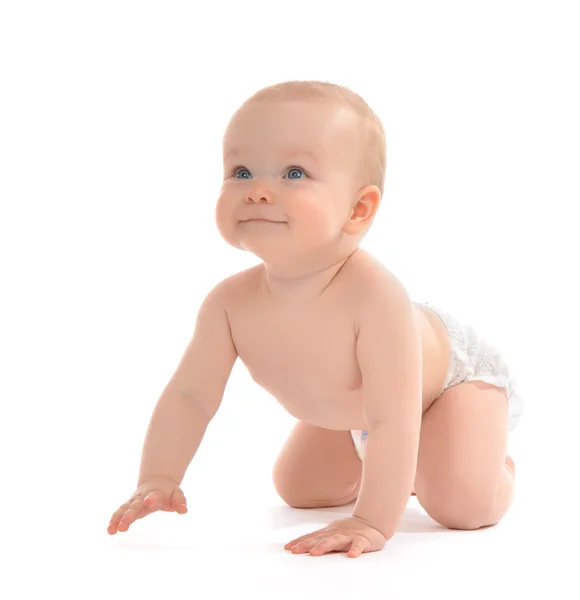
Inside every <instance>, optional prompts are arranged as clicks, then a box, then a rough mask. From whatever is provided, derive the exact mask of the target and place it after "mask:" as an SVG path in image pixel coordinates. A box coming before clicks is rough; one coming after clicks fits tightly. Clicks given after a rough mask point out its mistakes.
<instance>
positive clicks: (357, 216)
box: [343, 185, 381, 234]
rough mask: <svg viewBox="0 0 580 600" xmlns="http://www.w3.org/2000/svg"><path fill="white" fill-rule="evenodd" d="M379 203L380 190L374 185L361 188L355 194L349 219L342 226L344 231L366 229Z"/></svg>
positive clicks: (354, 231)
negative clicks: (355, 197)
mask: <svg viewBox="0 0 580 600" xmlns="http://www.w3.org/2000/svg"><path fill="white" fill-rule="evenodd" d="M380 203H381V191H380V190H379V188H378V187H377V186H376V185H367V186H366V187H364V188H362V190H360V192H359V193H358V194H357V199H356V202H355V205H354V207H353V209H352V213H351V215H350V217H349V220H348V222H347V223H346V224H345V226H344V228H343V229H344V232H345V233H350V234H357V233H360V232H361V231H363V230H365V229H367V228H368V227H369V226H370V224H371V222H372V220H373V219H374V218H375V215H376V213H377V210H378V208H379V204H380Z"/></svg>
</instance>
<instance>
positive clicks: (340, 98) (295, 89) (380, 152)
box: [242, 81, 387, 195]
mask: <svg viewBox="0 0 580 600" xmlns="http://www.w3.org/2000/svg"><path fill="white" fill-rule="evenodd" d="M261 100H274V101H275V100H330V101H331V102H337V103H339V104H342V105H343V106H346V107H348V108H350V109H351V110H352V111H353V112H354V113H355V114H356V115H357V116H358V117H359V125H360V135H361V136H362V140H363V147H366V152H365V153H364V156H363V157H362V159H361V160H362V163H363V164H361V176H362V177H363V178H364V180H365V185H376V186H377V187H378V188H379V190H380V191H381V195H382V194H383V192H384V186H385V172H386V167H387V165H386V162H387V147H386V140H385V131H384V128H383V124H382V123H381V120H380V119H379V117H378V116H377V115H376V114H375V113H374V111H373V110H372V109H371V107H370V106H369V105H368V104H367V103H366V102H365V100H364V99H363V98H362V97H361V96H359V95H358V94H357V93H356V92H353V91H352V90H350V89H348V88H346V87H344V86H342V85H338V84H336V83H330V82H327V81H285V82H282V83H277V84H274V85H271V86H268V87H265V88H263V89H261V90H259V91H258V92H256V93H255V94H254V95H253V96H251V97H250V98H248V100H246V101H245V102H244V104H243V105H242V107H243V106H245V105H247V104H249V103H253V102H259V101H261Z"/></svg>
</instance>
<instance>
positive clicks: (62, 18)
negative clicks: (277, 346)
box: [0, 0, 580, 598]
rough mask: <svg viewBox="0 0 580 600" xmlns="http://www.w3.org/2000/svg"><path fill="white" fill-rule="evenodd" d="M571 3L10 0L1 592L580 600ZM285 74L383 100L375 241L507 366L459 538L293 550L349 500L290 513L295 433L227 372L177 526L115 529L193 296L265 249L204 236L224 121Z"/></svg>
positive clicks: (4, 143)
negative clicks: (373, 549) (479, 488)
mask: <svg viewBox="0 0 580 600" xmlns="http://www.w3.org/2000/svg"><path fill="white" fill-rule="evenodd" d="M576 9H577V6H576V3H574V2H558V1H552V2H514V1H502V2H497V1H494V2H489V1H488V2H485V3H480V2H478V3H474V2H449V1H447V2H405V3H403V2H384V3H378V2H376V3H375V2H372V1H368V0H359V1H358V2H356V3H330V2H329V3H323V2H315V1H311V2H303V1H300V0H295V1H293V2H291V3H285V4H282V3H280V4H279V3H275V2H257V1H254V0H248V1H246V2H243V3H234V2H231V3H227V2H212V3H206V4H202V3H197V4H194V3H193V2H145V1H142V2H122V1H115V2H105V1H101V2H88V1H85V2H78V1H77V2H56V1H55V2H25V1H12V2H10V1H4V2H2V3H1V4H0V104H1V106H0V202H1V208H0V252H1V253H0V268H1V284H2V291H1V294H0V308H1V311H0V334H1V335H0V399H1V409H2V418H1V421H0V427H1V431H0V434H1V436H0V444H1V446H2V447H1V448H0V450H1V454H0V457H1V458H0V460H1V464H2V474H1V476H0V486H1V490H0V492H1V493H0V502H1V506H2V513H1V514H2V516H1V519H2V534H1V539H2V542H3V546H4V550H5V551H7V552H6V554H4V559H3V565H2V570H3V571H5V575H3V577H2V583H1V584H0V585H2V586H5V588H6V589H5V592H0V593H1V594H2V596H3V597H6V598H20V597H25V596H26V597H33V595H39V594H45V593H48V592H50V591H55V592H56V593H58V594H59V595H60V596H61V597H63V598H73V597H74V598H78V597H85V598H93V597H94V598H97V597H98V598H101V597H103V595H104V594H107V596H110V597H111V598H127V597H130V598H133V597H143V598H149V597H151V598H153V597H160V595H161V594H163V596H164V597H166V596H170V597H171V596H173V597H175V596H177V595H179V596H180V597H181V596H182V595H183V596H184V597H192V598H201V597H205V598H221V597H232V598H234V597H238V596H239V595H242V594H245V593H246V592H248V593H251V594H252V595H253V596H254V597H259V598H262V597H263V598H278V597H280V598H286V597H297V596H300V597H304V598H311V597H315V596H317V597H319V596H323V597H335V598H343V597H344V598H346V597H349V598H352V597H355V596H356V597H359V596H360V597H362V596H363V595H366V594H375V595H376V594H378V597H385V598H387V597H388V598H399V597H400V598H414V597H422V596H426V595H427V594H428V595H429V596H430V597H433V596H434V597H439V595H444V596H446V597H448V598H450V597H453V598H459V597H464V596H469V597H476V598H479V597H482V598H483V597H489V596H490V594H493V596H494V597H497V598H508V597H512V596H514V595H515V594H522V595H523V596H526V595H527V593H528V592H529V591H530V590H534V591H537V592H541V593H542V594H544V593H549V592H552V593H554V594H555V595H556V596H558V597H560V598H573V597H578V596H577V595H576V594H577V593H578V582H577V577H576V576H575V573H574V571H572V556H573V554H574V553H575V552H576V550H568V545H569V544H570V545H571V546H572V547H575V546H577V543H576V542H577V539H578V528H577V507H576V504H575V502H573V501H574V500H575V499H577V497H578V496H577V493H578V481H577V476H578V469H577V458H578V455H579V453H578V433H577V427H578V417H579V408H578V407H579V404H580V394H579V392H578V383H577V377H576V373H577V365H578V361H579V358H580V352H579V351H578V336H579V334H580V326H579V318H578V301H579V292H578V288H579V285H578V284H579V282H578V267H577V262H578V256H579V255H580V253H579V245H578V242H577V238H576V235H577V228H578V202H579V200H580V185H579V183H578V175H579V163H580V161H579V159H580V151H579V147H580V146H579V135H580V126H579V125H580V123H579V116H578V114H579V111H578V106H580V97H579V92H578V73H579V67H578V56H579V55H580V54H579V53H580V43H579V42H578V35H577V34H578V30H579V26H580V23H579V19H578V17H577V16H576V14H575V10H576ZM288 79H322V80H329V81H333V82H336V83H340V84H342V85H346V86H348V87H350V88H352V89H354V90H355V91H357V92H358V93H359V94H361V95H362V96H363V97H364V98H365V99H366V100H367V101H368V102H369V104H370V105H371V106H372V107H373V108H374V110H375V111H376V112H377V113H378V114H379V116H380V117H381V119H382V120H383V123H384V126H385V129H386V133H387V145H388V160H387V179H386V189H385V196H384V200H383V203H382V206H381V209H380V212H379V215H378V217H377V219H376V221H375V223H374V225H373V227H372V229H371V231H370V233H369V235H368V237H367V238H366V239H365V240H364V242H363V247H364V248H365V249H366V250H368V251H370V252H372V253H373V254H374V255H376V256H377V257H378V258H379V259H380V260H381V261H383V262H384V264H385V265H387V266H388V267H389V268H390V269H392V270H393V271H394V272H395V273H396V274H397V275H398V276H399V277H400V278H401V279H402V281H403V282H404V283H405V285H406V286H407V288H408V290H409V292H410V294H411V296H412V297H413V299H415V300H427V301H430V302H432V303H434V304H438V305H440V306H442V307H443V308H444V309H446V310H447V311H449V312H451V313H453V314H456V315H457V316H458V317H460V318H461V319H463V320H465V321H467V322H470V323H472V324H473V325H475V326H476V327H477V328H478V329H479V330H480V331H481V333H482V334H483V335H484V337H486V338H488V339H489V340H490V341H491V342H493V343H494V344H495V345H496V346H498V347H499V348H500V349H501V350H502V352H503V353H504V355H505V357H506V358H507V359H508V362H509V364H510V367H511V369H512V371H513V372H514V373H515V374H516V376H517V377H518V380H519V384H520V393H521V395H522V396H524V398H525V399H526V401H527V408H526V413H525V414H524V417H523V418H522V420H521V422H520V425H519V427H518V429H516V430H515V432H513V434H511V437H510V452H511V454H512V455H513V456H514V458H515V461H516V468H517V492H516V494H517V496H516V501H515V503H514V505H513V507H512V509H511V511H510V512H509V513H508V516H506V518H505V519H504V521H502V522H501V523H500V525H499V526H497V527H495V528H492V529H489V530H482V531H478V532H449V531H445V530H442V529H440V528H437V526H435V524H434V523H433V522H432V521H430V519H429V518H428V517H427V516H426V515H425V513H424V512H423V511H422V509H420V507H419V506H418V505H417V504H416V503H415V504H414V503H413V501H414V499H412V500H411V501H410V503H409V508H408V509H407V513H406V514H405V517H404V519H403V522H402V524H401V531H400V533H398V534H397V535H396V536H395V537H394V538H393V539H392V540H391V541H390V542H389V544H388V545H387V547H386V548H385V550H384V551H382V552H380V553H374V554H367V555H363V557H361V558H359V559H357V560H354V561H353V560H346V559H345V558H344V554H342V555H340V554H335V555H330V556H325V557H322V558H313V557H309V556H307V555H306V556H294V555H291V554H289V553H288V552H284V551H283V549H282V546H283V544H284V543H286V542H288V541H289V540H290V539H292V538H294V537H296V536H297V535H301V534H302V533H307V532H309V531H311V530H313V529H316V528H318V527H321V526H324V525H325V524H326V523H328V522H329V521H330V520H332V519H333V518H337V516H343V515H344V516H346V515H347V514H348V513H349V507H346V508H345V507H343V508H340V509H337V510H332V511H324V510H322V511H294V510H292V509H290V508H288V507H285V506H284V505H283V503H282V501H281V500H280V499H279V498H278V497H277V496H276V493H275V491H274V489H273V486H272V483H271V478H270V470H271V466H272V464H273V462H274V460H275V458H276V455H277V452H278V450H279V449H280V447H281V445H282V444H283V442H284V439H285V436H286V434H287V433H288V431H289V430H290V428H291V427H292V425H293V423H294V419H293V418H291V417H290V416H288V415H287V414H286V413H285V412H284V411H283V410H282V408H281V407H280V406H278V405H277V404H276V402H275V400H274V399H273V398H271V397H270V396H269V395H268V394H267V393H266V392H264V391H263V390H261V389H260V388H258V387H257V385H256V384H254V383H253V381H252V380H251V379H250V377H249V375H248V373H247V372H246V370H245V369H244V367H243V365H241V364H240V363H237V364H236V366H235V368H234V371H233V373H232V377H231V380H230V382H229V384H228V387H227V389H226V394H225V397H224V401H223V404H222V407H221V409H220V411H219V412H218V414H217V416H216V417H215V419H214V421H213V422H212V423H211V425H210V428H209V429H208V432H207V434H206V436H205V438H204V440H203V442H202V445H201V447H200V449H199V452H198V454H197V456H196V457H195V458H194V461H193V462H192V464H191V466H190V468H189V470H188V472H187V474H186V476H185V479H184V481H183V489H184V491H185V493H186V496H187V498H188V504H189V513H188V514H187V516H180V515H175V514H168V513H157V514H155V515H153V516H151V517H148V518H147V519H144V520H142V521H139V522H137V523H136V524H135V525H134V526H133V527H132V528H131V529H130V530H129V532H128V533H123V534H118V535H117V536H115V537H111V536H108V535H107V533H106V526H107V524H108V521H109V518H110V516H111V514H112V512H113V511H114V510H115V509H116V508H117V507H118V505H119V504H121V503H122V502H124V501H125V500H126V499H127V498H128V497H129V495H130V494H131V493H132V491H133V489H134V486H135V483H136V479H137V473H138V465H139V460H140V452H141V447H142V443H143V438H144V434H145V430H146V428H147V424H148V422H149V418H150V416H151V412H152V410H153V407H154V406H155V403H156V401H157V399H158V396H159V394H160V393H161V391H162V390H163V387H164V386H165V384H166V382H167V381H168V379H169V377H170V376H171V374H172V373H173V371H174V369H175V367H176V365H177V363H178V361H179V359H180V357H181V355H182V352H183V350H184V349H185V346H186V345H187V343H188V341H189V339H190V337H191V334H192V332H193V325H194V322H195V316H196V312H197V309H198V307H199V305H200V303H201V301H202V300H203V298H204V297H205V294H206V293H207V292H208V291H209V289H211V287H213V285H215V283H217V282H218V281H219V280H221V279H223V278H224V277H226V276H228V275H230V274H232V273H234V272H236V271H239V270H241V269H244V268H247V267H249V266H251V265H254V264H256V263H257V260H258V259H256V257H254V256H252V255H250V254H247V253H243V252H241V251H237V250H234V249H233V248H231V247H230V246H228V245H227V244H226V243H225V242H224V241H223V240H222V239H221V237H220V236H219V233H218V231H217V228H216V226H215V221H214V207H215V201H216V198H217V194H218V191H219V187H220V185H221V176H222V173H221V155H220V150H221V137H222V134H223V130H224V127H225V125H226V124H227V121H228V120H229V118H230V116H231V114H232V113H233V112H234V111H235V109H236V108H237V107H238V106H239V104H240V103H241V102H243V100H245V99H246V98H247V97H248V96H249V95H251V94H253V93H254V92H255V91H257V90H258V89H260V88H261V87H263V86H266V85H270V84H272V83H277V82H279V81H283V80H288ZM335 513H336V514H335Z"/></svg>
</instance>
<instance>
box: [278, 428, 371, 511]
mask: <svg viewBox="0 0 580 600" xmlns="http://www.w3.org/2000/svg"><path fill="white" fill-rule="evenodd" d="M361 477H362V462H361V460H360V458H359V457H358V455H357V453H356V449H355V447H354V444H353V441H352V438H351V435H350V431H334V430H331V429H321V428H320V427H315V426H314V425H310V424H309V423H305V422H303V421H298V423H297V424H296V425H295V426H294V429H292V431H291V433H290V436H289V437H288V439H287V440H286V443H285V444H284V446H283V448H282V450H281V452H280V455H279V456H278V459H277V460H276V463H275V464H274V469H273V480H274V486H275V488H276V491H277V492H278V494H279V495H280V497H281V498H282V500H284V502H286V503H287V504H289V505H290V506H292V507H294V508H320V507H324V506H342V505H343V504H348V503H349V502H351V501H353V500H354V499H356V497H357V495H358V490H359V485H360V481H361Z"/></svg>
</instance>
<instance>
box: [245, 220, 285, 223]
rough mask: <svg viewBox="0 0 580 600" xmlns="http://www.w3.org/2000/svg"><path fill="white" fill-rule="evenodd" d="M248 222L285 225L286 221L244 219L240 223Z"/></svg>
mask: <svg viewBox="0 0 580 600" xmlns="http://www.w3.org/2000/svg"><path fill="white" fill-rule="evenodd" d="M250 221H260V222H262V223H286V221H270V219H244V220H243V221H242V223H248V222H250Z"/></svg>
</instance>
